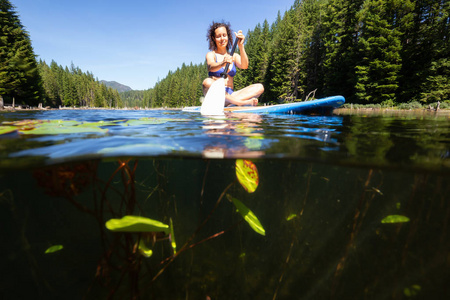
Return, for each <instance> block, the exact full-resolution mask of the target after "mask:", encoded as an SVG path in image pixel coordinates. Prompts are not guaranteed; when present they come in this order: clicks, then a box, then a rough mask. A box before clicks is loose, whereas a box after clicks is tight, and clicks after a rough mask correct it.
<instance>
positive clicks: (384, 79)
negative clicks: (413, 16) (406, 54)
mask: <svg viewBox="0 0 450 300" xmlns="http://www.w3.org/2000/svg"><path fill="white" fill-rule="evenodd" d="M397 4H398V2H397V3H396V0H366V1H365V3H364V5H363V8H362V9H361V11H359V12H358V20H359V35H360V36H359V40H358V51H359V53H358V56H359V59H358V65H357V66H356V75H357V82H356V86H355V88H356V97H357V99H358V100H359V102H362V103H383V102H384V103H386V104H388V103H389V104H392V103H394V102H395V100H396V92H397V89H398V87H399V80H398V76H399V71H400V69H401V56H400V51H401V41H400V36H401V32H400V31H399V30H398V28H396V27H395V26H394V24H393V23H394V21H398V20H396V19H395V18H396V16H393V14H396V13H397V12H398V7H397Z"/></svg>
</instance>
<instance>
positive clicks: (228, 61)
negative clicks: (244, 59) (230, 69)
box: [222, 53, 233, 64]
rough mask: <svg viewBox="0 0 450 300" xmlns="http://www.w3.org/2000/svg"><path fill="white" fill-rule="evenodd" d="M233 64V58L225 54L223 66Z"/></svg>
mask: <svg viewBox="0 0 450 300" xmlns="http://www.w3.org/2000/svg"><path fill="white" fill-rule="evenodd" d="M232 62H233V56H231V55H230V54H228V53H227V54H225V55H224V57H223V62H222V63H224V64H227V63H228V64H231V63H232Z"/></svg>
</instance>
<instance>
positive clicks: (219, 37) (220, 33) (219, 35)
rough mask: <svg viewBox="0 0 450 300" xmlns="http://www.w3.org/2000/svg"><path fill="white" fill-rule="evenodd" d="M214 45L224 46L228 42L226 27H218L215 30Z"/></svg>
mask: <svg viewBox="0 0 450 300" xmlns="http://www.w3.org/2000/svg"><path fill="white" fill-rule="evenodd" d="M214 33H215V38H216V46H217V47H218V48H219V47H226V46H227V44H228V35H227V29H226V28H225V27H219V28H217V29H216V30H215V32H214Z"/></svg>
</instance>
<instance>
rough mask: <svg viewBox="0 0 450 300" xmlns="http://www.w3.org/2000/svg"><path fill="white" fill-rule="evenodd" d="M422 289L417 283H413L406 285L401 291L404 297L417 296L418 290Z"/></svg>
mask: <svg viewBox="0 0 450 300" xmlns="http://www.w3.org/2000/svg"><path fill="white" fill-rule="evenodd" d="M421 289H422V287H421V286H420V285H418V284H414V285H412V286H410V287H407V288H405V289H404V290H403V293H404V294H405V296H406V297H414V296H417V294H418V293H419V292H420V290H421Z"/></svg>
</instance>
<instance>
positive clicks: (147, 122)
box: [124, 118, 168, 126]
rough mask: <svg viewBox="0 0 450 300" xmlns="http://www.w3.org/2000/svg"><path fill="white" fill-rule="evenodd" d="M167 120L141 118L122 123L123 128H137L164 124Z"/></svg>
mask: <svg viewBox="0 0 450 300" xmlns="http://www.w3.org/2000/svg"><path fill="white" fill-rule="evenodd" d="M167 121H168V119H161V118H141V119H137V120H128V121H126V122H125V123H124V125H125V126H139V125H156V124H164V123H166V122H167Z"/></svg>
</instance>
